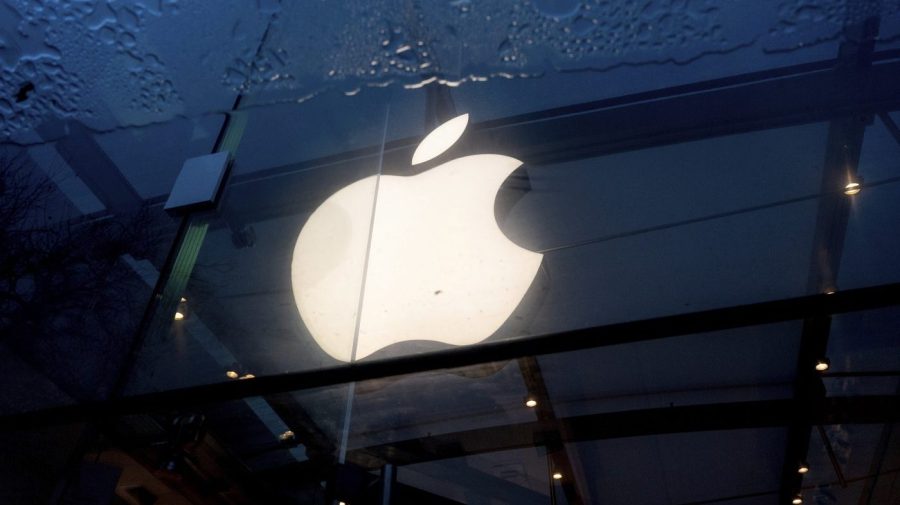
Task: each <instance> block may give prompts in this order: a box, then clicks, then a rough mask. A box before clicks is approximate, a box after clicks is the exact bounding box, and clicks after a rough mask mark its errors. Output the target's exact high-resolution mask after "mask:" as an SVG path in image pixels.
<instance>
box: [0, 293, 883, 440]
mask: <svg viewBox="0 0 900 505" xmlns="http://www.w3.org/2000/svg"><path fill="white" fill-rule="evenodd" d="M893 305H900V283H892V284H884V285H880V286H872V287H867V288H859V289H852V290H847V291H841V292H838V293H835V294H832V295H825V294H822V295H809V296H802V297H797V298H788V299H784V300H775V301H768V302H760V303H753V304H748V305H740V306H735V307H726V308H720V309H712V310H705V311H700V312H692V313H687V314H678V315H673V316H664V317H657V318H652V319H644V320H640V321H632V322H627V323H618V324H610V325H603V326H595V327H590V328H582V329H577V330H570V331H565V332H560V333H552V334H546V335H538V336H532V337H524V338H519V339H511V340H502V341H496V342H488V343H483V344H479V345H476V346H470V347H458V348H454V349H448V350H444V351H439V352H433V353H429V354H422V355H410V356H402V357H397V358H389V359H382V360H377V361H363V362H359V363H354V364H350V365H341V366H336V367H329V368H320V369H315V370H306V371H299V372H293V373H286V374H281V375H272V376H266V377H257V378H255V379H252V380H243V381H229V382H222V383H217V384H207V385H201V386H194V387H188V388H183V389H175V390H170V391H164V392H159V393H147V394H142V395H135V396H128V397H121V398H115V399H111V400H108V401H101V402H91V403H81V404H77V405H67V406H61V407H56V408H51V409H44V410H38V411H32V412H24V413H19V414H12V415H7V416H3V417H0V429H4V428H6V429H9V428H29V427H37V426H47V425H57V424H63V423H70V422H77V421H80V420H90V419H102V418H110V417H115V416H119V415H123V414H131V413H143V412H150V411H158V410H169V409H179V408H185V407H189V408H196V407H197V406H198V405H204V404H210V403H215V402H221V401H227V400H233V399H237V398H246V397H249V396H265V395H270V394H276V393H281V392H286V391H295V390H303V389H312V388H320V387H327V386H337V385H341V384H345V383H349V382H358V381H365V380H370V379H379V378H384V377H392V376H398V375H405V374H411V373H417V372H426V371H431V370H438V369H447V368H456V367H463V366H467V365H476V364H480V363H490V362H494V361H503V360H510V359H516V358H520V357H523V356H536V355H541V354H550V353H560V352H570V351H578V350H582V349H591V348H595V347H603V346H609V345H616V344H627V343H632V342H642V341H648V340H656V339H661V338H668V337H677V336H680V335H690V334H695V333H704V332H711V331H718V330H726V329H731V328H740V327H745V326H755V325H763V324H769V323H777V322H782V321H791V320H801V319H806V318H810V317H815V316H826V315H829V314H838V313H845V312H854V311H860V310H869V309H876V308H882V307H888V306H893Z"/></svg>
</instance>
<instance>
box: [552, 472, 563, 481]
mask: <svg viewBox="0 0 900 505" xmlns="http://www.w3.org/2000/svg"><path fill="white" fill-rule="evenodd" d="M561 479H562V473H560V472H553V480H561Z"/></svg>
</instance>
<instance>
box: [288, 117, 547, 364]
mask: <svg viewBox="0 0 900 505" xmlns="http://www.w3.org/2000/svg"><path fill="white" fill-rule="evenodd" d="M468 120H469V116H468V114H464V115H461V116H458V117H456V118H454V119H451V120H449V121H447V122H446V123H444V124H442V125H440V126H438V127H437V128H436V129H435V130H434V131H432V132H431V133H430V134H428V135H427V136H426V137H425V138H424V139H423V140H422V142H421V143H420V144H419V146H418V147H417V148H416V151H415V153H414V154H413V157H412V164H413V165H417V164H420V163H424V162H426V161H429V160H431V159H433V158H435V157H437V156H438V155H440V154H441V153H443V152H444V151H446V150H447V149H449V148H450V147H451V146H452V145H453V144H454V143H455V142H456V141H457V140H458V139H459V137H460V136H461V135H462V134H463V131H464V130H465V128H466V126H467V124H468ZM521 164H522V162H521V161H519V160H517V159H514V158H511V157H508V156H503V155H499V154H478V155H471V156H464V157H461V158H457V159H454V160H450V161H447V162H446V163H443V164H441V165H439V166H437V167H435V168H432V169H430V170H428V171H425V172H422V173H419V174H416V175H413V176H394V175H373V176H370V177H366V178H364V179H362V180H359V181H356V182H354V183H352V184H350V185H348V186H346V187H344V188H342V189H340V190H338V191H337V192H336V193H334V194H333V195H331V196H330V197H328V199H327V200H325V202H323V203H322V204H321V205H320V206H319V207H318V208H317V209H316V210H315V211H314V212H313V213H312V214H311V215H310V217H309V219H308V220H307V221H306V223H305V224H304V225H303V228H302V230H301V231H300V235H299V236H298V237H297V243H296V245H295V247H294V255H293V259H292V264H291V281H292V287H293V293H294V299H295V301H296V303H297V308H298V309H299V311H300V317H301V318H302V319H303V322H304V324H305V325H306V327H307V329H308V330H309V332H310V334H311V335H312V337H313V338H314V339H315V341H316V342H317V343H318V344H319V346H321V348H322V349H323V350H324V351H325V352H326V353H328V354H329V355H330V356H332V357H333V358H335V359H337V360H340V361H345V362H353V361H356V360H359V359H362V358H365V357H366V356H369V355H371V354H372V353H374V352H376V351H378V350H380V349H383V348H385V347H387V346H389V345H391V344H395V343H398V342H404V341H410V340H432V341H437V342H442V343H446V344H450V345H457V346H461V345H469V344H474V343H477V342H480V341H482V340H484V339H486V338H488V337H489V336H491V335H492V334H493V333H494V332H495V331H497V329H498V328H500V326H501V325H502V324H503V323H504V322H505V321H506V320H507V318H508V317H509V316H510V314H512V313H513V311H514V310H515V309H516V307H517V305H518V304H519V302H520V301H521V300H522V298H523V296H525V294H526V292H527V291H528V289H529V287H530V286H531V283H532V280H533V279H534V277H535V275H536V274H537V272H538V269H539V268H540V264H541V261H542V255H541V254H540V253H536V252H533V251H530V250H527V249H524V248H522V247H519V246H518V245H516V244H515V243H513V242H512V241H510V240H509V239H508V238H507V237H506V235H504V234H503V232H502V231H501V230H500V227H499V225H498V224H497V220H496V218H495V216H494V199H495V198H496V195H497V191H498V190H499V189H500V185H501V184H502V183H503V181H504V180H505V179H506V178H507V177H508V176H509V175H510V174H511V173H512V172H513V171H514V170H515V169H516V168H518V167H519V166H520V165H521ZM357 315H358V317H357Z"/></svg>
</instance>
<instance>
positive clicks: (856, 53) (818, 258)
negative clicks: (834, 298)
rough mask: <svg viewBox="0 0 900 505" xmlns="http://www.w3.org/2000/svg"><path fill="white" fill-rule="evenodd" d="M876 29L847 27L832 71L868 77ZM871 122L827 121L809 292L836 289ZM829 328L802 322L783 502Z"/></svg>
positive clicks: (826, 322)
mask: <svg viewBox="0 0 900 505" xmlns="http://www.w3.org/2000/svg"><path fill="white" fill-rule="evenodd" d="M877 33H878V18H877V17H872V18H868V19H866V20H864V21H863V22H861V23H858V24H853V25H847V26H845V28H844V38H845V40H844V41H843V42H842V43H841V45H840V47H839V49H838V58H837V61H836V65H835V69H834V71H833V74H834V75H835V76H841V77H847V78H851V79H852V78H858V79H862V78H865V75H866V72H867V71H868V69H869V68H870V67H871V57H872V52H873V48H874V38H875V36H876V35H877ZM839 78H840V77H839ZM868 123H871V117H865V116H860V115H858V114H857V115H850V116H848V117H844V118H840V119H836V120H833V121H832V122H831V124H830V125H829V128H828V138H827V141H826V145H825V159H824V163H823V167H822V187H821V190H820V192H819V193H820V194H821V195H822V197H821V198H820V199H819V206H818V210H817V213H816V224H815V226H816V227H815V234H814V236H813V246H812V253H811V259H810V270H809V278H808V281H807V288H808V290H809V292H811V293H833V292H834V291H835V290H836V289H837V277H838V269H839V268H840V264H841V254H842V252H843V248H844V239H845V236H846V233H847V222H848V220H849V216H850V199H849V197H848V196H847V195H844V194H841V193H836V192H835V190H837V189H838V188H842V187H843V186H844V185H846V184H847V183H849V182H854V181H855V180H856V171H857V167H858V165H859V157H860V153H861V151H862V142H863V137H864V135H865V129H866V125H867V124H868ZM830 330H831V316H830V315H817V316H813V317H810V318H806V319H805V320H804V323H803V330H802V333H801V336H800V349H799V352H798V357H797V373H796V379H795V382H794V411H793V415H792V419H791V423H790V425H789V427H788V437H787V444H786V448H785V457H784V462H783V464H782V476H781V487H780V491H779V503H789V502H790V500H791V499H792V497H793V496H794V495H795V494H796V493H797V492H798V491H799V490H800V487H801V484H802V482H803V475H802V474H800V473H798V471H797V469H798V467H799V465H800V463H801V462H802V461H805V460H806V455H807V452H808V451H809V439H810V436H811V434H812V428H813V424H814V423H813V421H812V418H813V415H814V414H813V413H814V411H816V410H817V409H818V408H819V403H820V402H821V401H822V400H823V399H824V398H825V386H824V384H823V383H822V377H821V374H820V373H819V372H818V371H816V370H815V364H816V360H817V359H819V358H824V357H825V353H826V350H827V347H828V336H829V333H830Z"/></svg>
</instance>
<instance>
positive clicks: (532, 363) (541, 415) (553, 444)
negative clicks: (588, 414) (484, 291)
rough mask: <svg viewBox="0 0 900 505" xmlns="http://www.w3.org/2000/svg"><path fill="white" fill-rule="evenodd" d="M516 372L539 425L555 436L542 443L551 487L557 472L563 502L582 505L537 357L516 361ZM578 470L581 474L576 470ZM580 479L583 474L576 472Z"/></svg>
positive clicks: (527, 357)
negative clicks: (563, 496)
mask: <svg viewBox="0 0 900 505" xmlns="http://www.w3.org/2000/svg"><path fill="white" fill-rule="evenodd" d="M518 363H519V370H520V371H521V372H522V380H523V381H525V387H526V388H527V389H528V394H529V396H530V397H533V398H534V399H535V400H536V401H537V402H538V403H537V406H536V407H535V414H536V415H537V418H538V421H540V422H543V423H547V424H549V425H552V426H555V428H554V431H555V436H550V437H548V438H547V440H546V441H545V444H544V445H545V448H546V450H547V460H548V462H549V465H550V471H549V476H550V477H551V481H550V485H551V486H554V485H555V484H556V483H554V482H553V479H552V475H553V473H554V472H556V471H558V472H560V473H562V475H563V478H562V479H561V482H559V484H560V487H561V488H562V490H563V494H565V496H566V502H567V503H568V504H569V505H580V504H582V503H584V499H583V498H582V496H581V492H580V490H579V488H578V483H577V481H576V480H575V479H576V471H575V467H576V465H575V464H573V462H572V460H571V458H570V457H569V454H568V452H567V451H566V447H565V446H564V445H563V443H562V439H563V438H564V435H563V434H562V433H561V431H562V430H564V429H565V427H564V426H563V425H562V424H560V423H559V422H558V421H557V416H556V411H555V409H554V408H553V402H552V401H551V399H550V393H549V391H548V390H547V384H546V382H544V375H543V373H541V366H540V364H539V363H538V359H537V357H534V356H526V357H522V358H519V359H518ZM577 466H579V467H580V465H577ZM579 470H581V469H580V468H579ZM577 473H578V475H583V474H584V473H583V471H579V472H577Z"/></svg>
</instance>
